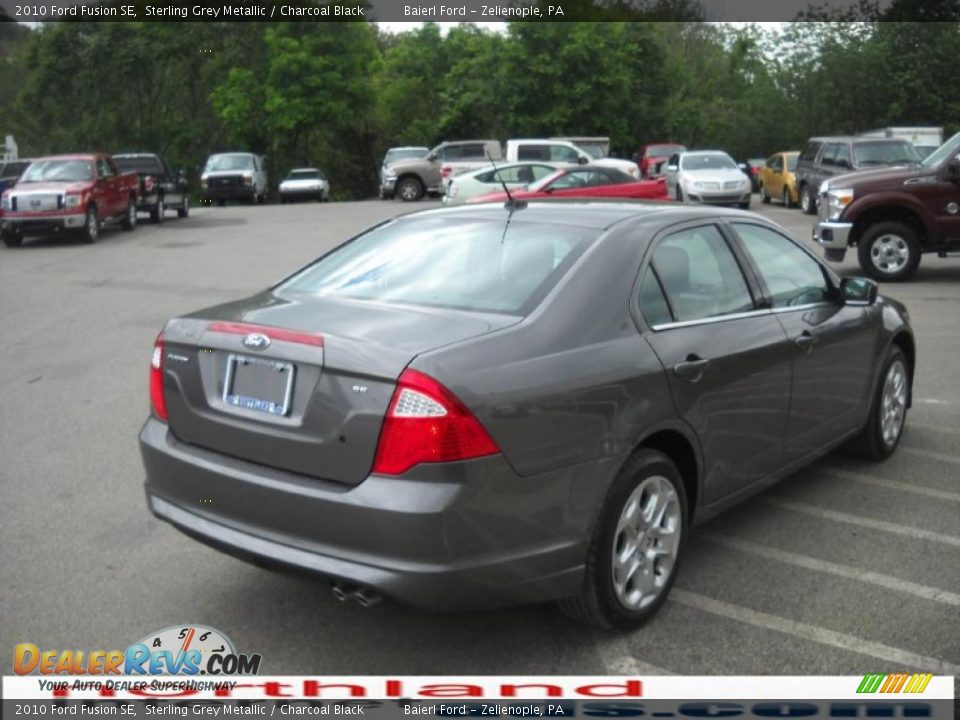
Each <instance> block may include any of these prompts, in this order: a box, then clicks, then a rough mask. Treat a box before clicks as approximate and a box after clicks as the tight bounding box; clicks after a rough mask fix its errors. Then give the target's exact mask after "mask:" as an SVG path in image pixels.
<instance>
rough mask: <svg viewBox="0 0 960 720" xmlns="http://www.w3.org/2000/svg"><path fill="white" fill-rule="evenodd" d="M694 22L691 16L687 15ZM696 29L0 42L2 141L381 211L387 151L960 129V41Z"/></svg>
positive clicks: (259, 30) (346, 27) (129, 26)
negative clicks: (230, 174) (260, 173)
mask: <svg viewBox="0 0 960 720" xmlns="http://www.w3.org/2000/svg"><path fill="white" fill-rule="evenodd" d="M685 12H686V11H685ZM689 17H690V19H687V20H683V21H674V22H666V21H614V22H564V23H546V22H543V23H537V22H527V23H523V22H515V23H508V24H507V26H506V30H505V31H504V32H494V31H491V30H487V29H483V28H481V27H478V26H474V25H460V26H458V27H455V28H454V29H452V30H450V31H449V32H447V33H446V34H444V33H442V32H441V30H440V28H439V27H438V26H437V25H434V24H426V25H424V26H423V27H421V28H419V29H417V30H412V31H409V32H405V33H399V34H391V33H386V32H383V31H382V30H381V29H380V28H379V27H378V26H377V25H375V24H372V23H364V22H353V23H181V22H160V23H53V24H46V25H42V26H39V27H36V28H32V29H27V28H25V27H23V26H20V25H13V24H11V23H0V136H2V135H3V134H13V135H15V136H16V138H17V141H18V143H19V145H20V148H21V154H22V155H40V154H44V153H50V152H65V151H79V150H91V149H103V150H106V151H110V152H120V151H134V150H145V151H156V152H160V153H163V154H164V155H165V156H167V157H168V158H169V159H170V161H171V162H172V163H173V164H174V165H175V166H177V167H183V168H186V169H187V170H188V171H189V172H190V173H191V174H195V173H196V171H197V169H198V167H199V166H200V165H201V164H202V163H203V161H204V159H205V158H206V156H207V155H208V154H210V153H212V152H216V151H222V150H234V149H236V150H251V151H255V152H259V153H264V154H266V155H268V156H269V158H270V167H271V172H272V175H273V179H274V180H276V179H278V175H279V174H280V173H281V172H283V171H285V170H287V169H289V168H291V167H295V166H317V167H321V168H323V169H324V170H326V171H327V173H328V174H329V175H330V177H331V182H332V185H333V188H334V192H335V195H336V196H339V197H351V198H357V197H369V196H370V195H372V194H373V193H374V192H375V188H376V181H377V179H376V172H377V169H378V165H379V161H380V158H381V157H382V155H383V152H384V150H385V149H386V148H387V147H389V146H392V145H426V146H432V145H433V144H435V143H437V142H439V141H441V140H444V139H468V138H496V139H500V140H505V139H507V138H509V137H543V136H558V135H609V136H610V137H611V139H612V147H613V150H614V152H615V154H618V155H620V156H622V157H629V156H630V155H631V154H632V153H633V152H634V151H636V150H637V148H639V147H640V145H642V144H644V143H647V142H659V141H677V142H682V143H684V144H686V145H687V146H689V147H710V148H722V149H725V150H727V151H728V152H730V153H731V154H732V155H734V157H738V158H746V157H763V156H766V155H768V154H770V153H772V152H775V151H778V150H784V149H795V148H798V147H800V146H801V145H802V143H803V142H804V141H805V140H806V139H807V138H808V137H810V136H811V135H815V134H824V133H844V132H856V131H861V130H867V129H871V128H876V127H883V126H887V125H928V124H929V125H940V126H944V127H945V129H946V131H947V132H952V131H955V130H957V129H960V85H958V84H957V83H956V82H954V75H955V64H956V58H957V57H960V24H958V23H956V22H935V21H934V22H913V21H902V22H901V21H883V22H881V21H879V20H878V19H877V18H876V17H874V18H873V19H869V16H863V15H862V16H860V17H861V18H862V17H867V18H868V19H859V20H849V19H848V20H847V21H845V22H829V21H825V20H823V19H822V18H821V19H819V20H818V19H810V20H807V21H803V22H793V23H787V24H784V25H782V26H781V27H779V28H777V29H775V30H770V29H769V28H767V29H764V28H761V27H759V26H738V27H734V26H730V25H723V24H713V23H707V22H703V21H702V19H698V16H697V15H696V14H695V13H692V12H691V13H690V14H689Z"/></svg>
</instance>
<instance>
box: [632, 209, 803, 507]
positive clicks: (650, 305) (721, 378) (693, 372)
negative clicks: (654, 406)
mask: <svg viewBox="0 0 960 720" xmlns="http://www.w3.org/2000/svg"><path fill="white" fill-rule="evenodd" d="M758 294H759V289H758V288H757V287H756V286H755V285H754V284H753V281H752V280H751V279H748V276H747V275H745V274H744V272H743V271H742V268H741V266H740V264H739V263H738V261H737V259H736V257H735V255H734V253H733V251H732V250H731V247H730V244H729V242H728V239H727V238H726V237H725V236H724V234H723V233H722V232H721V230H720V228H719V227H718V225H717V224H714V223H709V224H694V225H690V226H687V227H683V228H681V229H677V230H673V231H670V232H669V234H667V235H665V236H664V237H662V238H660V239H659V240H658V241H657V244H656V246H655V248H654V251H653V254H652V260H651V262H650V265H649V266H648V268H647V270H646V271H645V275H644V276H643V277H642V280H641V291H640V293H639V296H640V304H641V312H642V313H643V315H644V317H645V318H646V319H647V322H648V324H649V325H651V326H652V332H650V333H648V334H647V337H648V339H649V342H650V344H651V346H652V347H653V349H654V351H655V352H656V353H657V356H658V357H659V358H660V362H661V363H662V364H663V366H664V369H665V370H666V373H667V377H668V378H669V384H670V389H671V392H672V395H673V398H674V403H675V405H676V409H677V413H678V414H679V415H680V416H681V417H682V418H683V419H684V420H685V421H686V422H687V423H688V424H689V425H690V427H691V428H693V430H694V431H695V432H696V434H697V437H698V438H699V440H700V444H701V448H702V453H703V460H704V472H705V484H704V501H705V502H706V503H708V504H709V503H713V502H716V501H717V500H720V499H722V498H724V497H726V496H728V495H730V494H731V493H734V492H736V491H738V490H740V489H742V488H744V487H746V486H748V485H750V484H752V483H754V482H756V481H758V480H761V479H763V478H764V477H766V476H768V475H770V474H771V473H773V472H775V471H776V470H777V469H778V468H779V467H780V466H781V465H782V463H783V436H784V431H785V428H786V422H787V414H788V412H789V406H790V349H789V346H788V343H787V338H786V334H785V333H784V331H783V328H782V327H781V325H780V323H779V322H778V321H777V318H776V317H775V316H774V315H773V313H772V312H770V311H769V310H764V309H759V308H758V306H757V304H756V299H755V298H756V297H757V296H758Z"/></svg>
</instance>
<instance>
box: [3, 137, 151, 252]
mask: <svg viewBox="0 0 960 720" xmlns="http://www.w3.org/2000/svg"><path fill="white" fill-rule="evenodd" d="M139 192H140V179H139V178H138V177H137V174H136V173H135V172H131V173H123V172H120V171H119V170H118V169H117V166H116V165H115V164H114V162H113V158H111V157H110V156H109V155H102V154H89V155H57V156H53V157H45V158H39V159H37V160H34V161H33V162H32V163H31V164H30V167H29V168H27V170H26V171H25V172H24V173H23V175H21V176H20V179H19V180H17V183H16V185H14V186H13V187H12V188H9V189H8V190H5V191H4V192H3V195H2V196H0V208H2V212H3V216H2V219H0V234H2V236H3V242H4V243H5V244H6V245H7V246H8V247H17V246H19V245H20V244H21V243H22V242H23V238H24V237H25V236H27V235H51V234H54V233H74V234H77V235H79V237H80V238H81V239H82V240H83V241H84V242H88V243H92V242H94V241H95V240H96V239H97V237H98V235H99V233H100V227H101V226H102V225H105V224H107V223H114V222H115V223H119V224H120V225H122V226H123V228H124V229H125V230H133V229H134V228H135V227H136V225H137V200H138V195H139Z"/></svg>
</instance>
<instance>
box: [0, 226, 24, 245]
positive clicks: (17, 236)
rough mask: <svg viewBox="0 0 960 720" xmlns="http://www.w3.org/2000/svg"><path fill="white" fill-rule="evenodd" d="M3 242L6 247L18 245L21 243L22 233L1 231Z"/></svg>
mask: <svg viewBox="0 0 960 720" xmlns="http://www.w3.org/2000/svg"><path fill="white" fill-rule="evenodd" d="M3 244H4V245H6V246H7V247H20V246H21V245H23V234H22V233H18V232H14V231H12V230H6V231H4V233H3Z"/></svg>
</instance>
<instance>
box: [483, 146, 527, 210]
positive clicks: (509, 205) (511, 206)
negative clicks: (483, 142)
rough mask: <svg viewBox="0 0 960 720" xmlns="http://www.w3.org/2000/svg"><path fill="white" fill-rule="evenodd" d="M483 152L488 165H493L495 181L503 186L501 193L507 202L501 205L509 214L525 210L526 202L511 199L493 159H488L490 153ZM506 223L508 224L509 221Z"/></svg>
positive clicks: (487, 151) (508, 189)
mask: <svg viewBox="0 0 960 720" xmlns="http://www.w3.org/2000/svg"><path fill="white" fill-rule="evenodd" d="M483 152H484V154H485V155H486V156H487V160H489V161H490V164H491V165H493V172H494V174H495V175H496V176H497V180H499V181H500V185H501V186H503V191H504V192H505V193H506V194H507V201H506V202H505V203H504V204H503V206H504V207H505V208H506V209H507V210H510V211H511V212H513V211H514V210H520V209H521V208H525V207H526V206H527V201H526V200H514V199H513V195H511V194H510V188H508V187H507V184H506V183H505V182H504V181H503V177H502V176H501V175H500V168H498V167H497V164H496V163H495V162H494V161H493V158H492V157H490V151H489V150H487V149H484V151H483ZM507 223H508V224H509V220H508V221H507Z"/></svg>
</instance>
